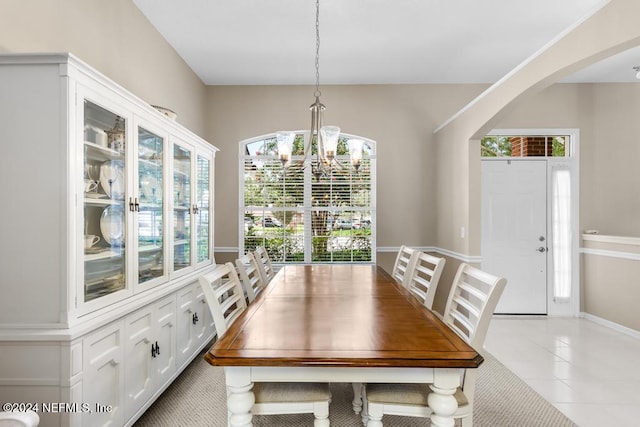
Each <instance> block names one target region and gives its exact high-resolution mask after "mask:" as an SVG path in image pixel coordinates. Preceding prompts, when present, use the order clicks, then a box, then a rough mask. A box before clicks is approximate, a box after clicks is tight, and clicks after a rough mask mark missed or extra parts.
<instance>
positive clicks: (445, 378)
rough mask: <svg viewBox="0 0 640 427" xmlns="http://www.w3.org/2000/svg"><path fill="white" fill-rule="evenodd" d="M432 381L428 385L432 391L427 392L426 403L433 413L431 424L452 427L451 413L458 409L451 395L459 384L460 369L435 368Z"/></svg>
mask: <svg viewBox="0 0 640 427" xmlns="http://www.w3.org/2000/svg"><path fill="white" fill-rule="evenodd" d="M433 374H434V381H433V384H432V385H430V386H429V387H431V390H433V393H430V394H429V399H428V404H429V407H430V408H431V410H432V411H433V413H432V414H431V425H432V426H433V427H453V426H454V424H455V422H454V419H453V417H452V416H453V414H454V413H455V412H456V410H457V409H458V402H457V401H456V398H455V397H453V395H454V393H455V392H456V388H457V387H458V386H459V385H460V371H459V370H458V369H435V370H434V373H433Z"/></svg>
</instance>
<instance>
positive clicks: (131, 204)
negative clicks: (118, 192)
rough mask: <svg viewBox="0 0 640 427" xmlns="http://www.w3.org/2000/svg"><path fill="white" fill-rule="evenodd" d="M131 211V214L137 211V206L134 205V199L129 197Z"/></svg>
mask: <svg viewBox="0 0 640 427" xmlns="http://www.w3.org/2000/svg"><path fill="white" fill-rule="evenodd" d="M129 210H130V211H131V212H133V211H135V210H136V205H135V203H133V199H132V198H131V197H129Z"/></svg>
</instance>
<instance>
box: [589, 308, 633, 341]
mask: <svg viewBox="0 0 640 427" xmlns="http://www.w3.org/2000/svg"><path fill="white" fill-rule="evenodd" d="M579 317H581V318H583V319H587V320H590V321H592V322H594V323H597V324H599V325H602V326H606V327H608V328H611V329H613V330H614V331H617V332H620V333H623V334H625V335H628V336H630V337H633V338H635V339H638V340H640V331H636V330H635V329H631V328H627V327H626V326H622V325H620V324H619V323H615V322H612V321H610V320H607V319H603V318H602V317H598V316H594V315H593V314H590V313H585V312H582V311H581V312H580V314H579Z"/></svg>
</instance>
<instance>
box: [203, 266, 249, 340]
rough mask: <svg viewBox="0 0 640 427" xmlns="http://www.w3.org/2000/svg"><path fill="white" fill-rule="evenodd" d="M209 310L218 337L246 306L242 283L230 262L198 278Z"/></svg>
mask: <svg viewBox="0 0 640 427" xmlns="http://www.w3.org/2000/svg"><path fill="white" fill-rule="evenodd" d="M198 282H199V283H200V287H201V288H202V292H203V293H204V297H205V299H206V301H207V305H208V306H209V310H210V311H211V316H212V317H213V323H214V325H215V327H216V333H217V335H218V339H220V337H222V335H224V333H225V332H226V331H227V329H228V328H229V326H230V325H231V324H232V323H233V322H234V321H235V320H236V319H237V318H238V316H239V315H240V314H241V313H242V312H243V311H244V310H245V309H246V308H247V303H246V301H245V299H244V291H243V290H242V284H241V283H240V279H239V278H238V274H237V273H236V269H235V267H234V265H233V264H232V263H230V262H228V263H226V264H224V265H221V266H218V267H217V268H216V269H215V270H213V271H212V272H210V273H207V274H203V275H202V276H200V277H199V278H198Z"/></svg>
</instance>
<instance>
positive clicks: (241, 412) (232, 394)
mask: <svg viewBox="0 0 640 427" xmlns="http://www.w3.org/2000/svg"><path fill="white" fill-rule="evenodd" d="M224 373H225V379H226V383H227V410H228V411H229V426H230V427H251V426H253V423H252V422H251V420H252V418H253V416H252V414H251V408H252V407H253V403H254V402H255V396H254V395H253V391H251V389H252V388H253V383H252V382H251V368H248V367H225V368H224Z"/></svg>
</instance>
